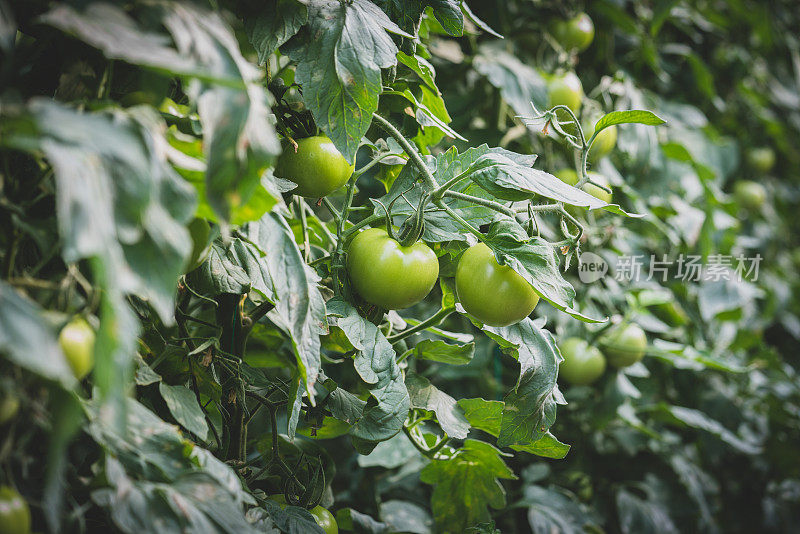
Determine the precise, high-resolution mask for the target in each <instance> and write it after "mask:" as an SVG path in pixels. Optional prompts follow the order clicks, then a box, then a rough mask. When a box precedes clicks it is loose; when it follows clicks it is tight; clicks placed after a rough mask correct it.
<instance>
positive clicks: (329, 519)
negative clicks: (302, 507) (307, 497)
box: [309, 506, 339, 534]
mask: <svg viewBox="0 0 800 534" xmlns="http://www.w3.org/2000/svg"><path fill="white" fill-rule="evenodd" d="M309 512H311V515H313V516H314V521H316V522H317V524H318V525H319V526H320V527H322V530H324V531H325V534H339V525H337V524H336V518H335V517H333V514H332V513H330V512H329V511H328V510H327V509H325V508H323V507H322V506H315V507H314V508H312V509H311V510H309Z"/></svg>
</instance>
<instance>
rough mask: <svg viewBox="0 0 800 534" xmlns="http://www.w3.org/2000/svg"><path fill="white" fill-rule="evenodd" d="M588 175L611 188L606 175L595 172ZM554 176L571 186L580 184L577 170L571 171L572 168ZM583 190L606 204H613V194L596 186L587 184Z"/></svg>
mask: <svg viewBox="0 0 800 534" xmlns="http://www.w3.org/2000/svg"><path fill="white" fill-rule="evenodd" d="M588 175H589V178H590V179H591V180H592V181H594V182H596V183H598V184H600V185H604V186H606V187H610V185H609V183H608V178H606V177H605V175H603V174H600V173H598V172H594V171H589V173H588ZM553 176H555V177H556V178H558V179H559V180H561V181H562V182H564V183H567V184H569V185H575V184H577V183H578V173H577V172H576V171H575V169H570V168H565V169H561V170H558V171H556V172H555V173H554V174H553ZM583 190H584V191H586V192H587V193H589V194H590V195H592V196H593V197H595V198H597V199H599V200H602V201H603V202H605V203H606V204H610V203H611V199H612V194H611V193H609V192H608V191H605V190H603V189H600V188H599V187H597V186H596V185H594V184H590V183H587V184H586V185H584V186H583Z"/></svg>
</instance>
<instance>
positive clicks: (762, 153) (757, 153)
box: [747, 146, 775, 173]
mask: <svg viewBox="0 0 800 534" xmlns="http://www.w3.org/2000/svg"><path fill="white" fill-rule="evenodd" d="M747 163H749V164H750V166H751V167H752V168H753V170H755V171H758V172H760V173H767V172H769V171H771V170H772V167H774V166H775V151H774V150H772V149H771V148H770V147H768V146H762V147H758V148H751V149H750V150H749V151H748V152H747Z"/></svg>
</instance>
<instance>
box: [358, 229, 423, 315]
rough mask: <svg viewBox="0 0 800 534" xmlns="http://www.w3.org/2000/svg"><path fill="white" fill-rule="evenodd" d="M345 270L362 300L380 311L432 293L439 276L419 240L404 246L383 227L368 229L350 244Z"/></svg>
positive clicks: (407, 305)
mask: <svg viewBox="0 0 800 534" xmlns="http://www.w3.org/2000/svg"><path fill="white" fill-rule="evenodd" d="M347 270H348V272H349V273H350V281H351V282H352V283H353V287H354V288H355V290H356V292H357V293H358V294H359V295H361V298H363V299H364V300H366V301H367V302H369V303H370V304H375V305H376V306H380V307H381V308H386V309H389V310H400V309H403V308H408V307H409V306H411V305H412V304H416V303H417V302H419V301H420V300H422V299H424V298H425V297H426V296H427V295H428V293H430V292H431V289H432V288H433V284H435V283H436V279H437V278H438V277H439V260H438V258H437V257H436V254H435V253H434V252H433V250H431V248H430V247H429V246H428V245H426V244H425V243H423V242H422V241H417V242H416V243H414V244H413V245H411V246H408V247H404V246H401V245H400V243H398V242H397V241H396V240H394V239H392V238H390V237H389V235H388V234H387V233H386V230H384V229H383V228H370V229H369V230H365V231H363V232H361V233H360V234H358V235H357V236H356V237H355V238H354V239H353V241H352V243H350V247H349V249H348V252H347Z"/></svg>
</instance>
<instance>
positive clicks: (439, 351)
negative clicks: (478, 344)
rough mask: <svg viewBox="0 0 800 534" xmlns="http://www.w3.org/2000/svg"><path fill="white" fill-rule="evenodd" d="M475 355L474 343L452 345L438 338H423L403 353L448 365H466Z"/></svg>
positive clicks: (405, 356)
mask: <svg viewBox="0 0 800 534" xmlns="http://www.w3.org/2000/svg"><path fill="white" fill-rule="evenodd" d="M474 355H475V343H467V344H465V345H453V344H450V343H446V342H444V341H442V340H440V339H423V340H422V341H420V342H419V343H417V344H416V345H414V347H412V348H410V349H409V350H408V351H406V353H405V354H404V355H403V358H404V359H405V358H407V357H408V356H413V357H414V358H419V359H422V360H430V361H434V362H439V363H446V364H450V365H466V364H468V363H469V362H471V361H472V357H473V356H474Z"/></svg>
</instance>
